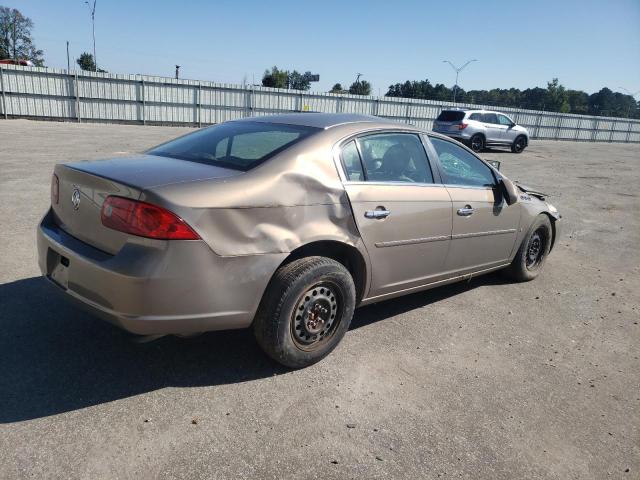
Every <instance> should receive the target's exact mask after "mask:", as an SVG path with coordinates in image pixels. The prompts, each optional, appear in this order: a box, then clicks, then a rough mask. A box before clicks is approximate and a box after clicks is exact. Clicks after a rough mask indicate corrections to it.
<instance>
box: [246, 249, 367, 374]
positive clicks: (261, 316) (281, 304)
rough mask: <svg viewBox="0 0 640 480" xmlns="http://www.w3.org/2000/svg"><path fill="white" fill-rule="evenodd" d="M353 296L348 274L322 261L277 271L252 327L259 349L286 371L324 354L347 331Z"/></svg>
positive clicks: (304, 261)
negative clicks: (284, 367) (286, 368)
mask: <svg viewBox="0 0 640 480" xmlns="http://www.w3.org/2000/svg"><path fill="white" fill-rule="evenodd" d="M355 302H356V291H355V286H354V283H353V279H352V277H351V274H350V273H349V271H348V270H347V269H346V268H345V267H344V266H343V265H342V264H340V263H338V262H336V261H335V260H332V259H330V258H326V257H306V258H301V259H299V260H294V261H293V262H291V263H288V264H286V265H284V266H282V267H280V268H279V269H278V270H277V271H276V273H275V274H274V277H273V278H272V279H271V282H270V283H269V286H268V287H267V290H266V292H265V294H264V297H263V299H262V302H261V304H260V307H259V309H258V313H257V315H256V318H255V320H254V323H253V331H254V334H255V337H256V340H257V341H258V344H259V345H260V346H261V347H262V349H263V350H264V351H265V353H267V355H269V356H270V357H271V358H273V359H274V360H275V361H277V362H279V363H281V364H282V365H285V366H287V367H290V368H302V367H307V366H309V365H312V364H314V363H316V362H318V361H320V360H322V359H323V358H324V357H326V356H327V355H329V353H331V351H332V350H333V349H334V348H335V347H336V346H337V345H338V343H339V342H340V340H342V337H344V335H345V333H346V332H347V330H348V328H349V324H350V323H351V318H352V317H353V311H354V309H355Z"/></svg>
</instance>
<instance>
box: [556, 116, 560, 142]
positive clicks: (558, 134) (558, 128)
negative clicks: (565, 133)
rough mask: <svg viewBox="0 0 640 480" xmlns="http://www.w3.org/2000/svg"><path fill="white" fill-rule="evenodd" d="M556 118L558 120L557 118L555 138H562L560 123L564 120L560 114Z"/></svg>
mask: <svg viewBox="0 0 640 480" xmlns="http://www.w3.org/2000/svg"><path fill="white" fill-rule="evenodd" d="M556 118H557V120H556V133H555V140H558V139H559V138H560V123H561V122H562V117H561V116H560V115H559V114H558V116H557V117H556Z"/></svg>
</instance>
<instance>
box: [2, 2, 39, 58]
mask: <svg viewBox="0 0 640 480" xmlns="http://www.w3.org/2000/svg"><path fill="white" fill-rule="evenodd" d="M32 29H33V21H32V20H31V19H30V18H29V17H25V16H24V15H22V13H20V11H19V10H17V9H15V8H8V7H2V6H0V58H11V59H13V60H30V61H32V62H33V64H34V65H36V66H37V67H41V66H43V65H44V59H43V58H42V55H43V53H42V50H38V49H37V48H36V46H35V44H34V42H33V38H32V36H31V30H32Z"/></svg>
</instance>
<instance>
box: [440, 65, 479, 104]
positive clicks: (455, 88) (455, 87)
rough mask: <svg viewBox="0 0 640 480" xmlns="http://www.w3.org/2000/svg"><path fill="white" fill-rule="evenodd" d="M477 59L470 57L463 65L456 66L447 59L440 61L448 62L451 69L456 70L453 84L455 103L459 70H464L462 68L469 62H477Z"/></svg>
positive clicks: (454, 101) (454, 100)
mask: <svg viewBox="0 0 640 480" xmlns="http://www.w3.org/2000/svg"><path fill="white" fill-rule="evenodd" d="M477 61H478V60H477V59H475V58H474V59H471V60H469V61H468V62H467V63H465V64H464V65H462V66H461V67H456V66H455V65H454V64H453V63H451V62H450V61H449V60H443V61H442V63H448V64H449V65H451V68H453V70H454V71H455V72H456V84H455V85H454V86H453V103H456V93H458V75H460V72H461V71H462V70H464V68H465V67H466V66H467V65H469V64H470V63H471V62H477Z"/></svg>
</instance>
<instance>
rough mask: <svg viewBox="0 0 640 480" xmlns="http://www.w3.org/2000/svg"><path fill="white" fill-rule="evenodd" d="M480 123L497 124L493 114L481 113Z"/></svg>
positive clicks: (496, 118)
mask: <svg viewBox="0 0 640 480" xmlns="http://www.w3.org/2000/svg"><path fill="white" fill-rule="evenodd" d="M482 121H483V122H484V123H494V124H497V123H498V117H497V116H496V114H495V113H483V114H482Z"/></svg>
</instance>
